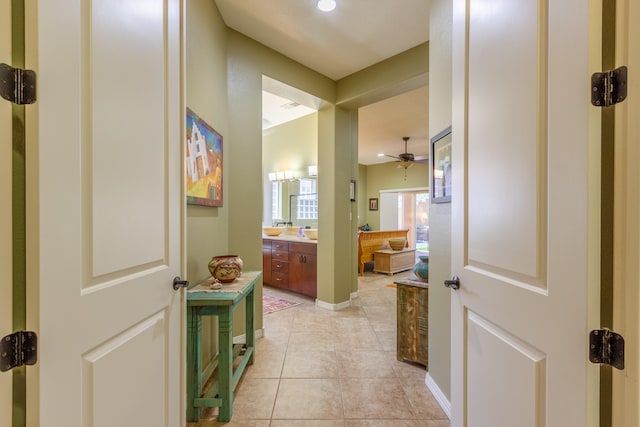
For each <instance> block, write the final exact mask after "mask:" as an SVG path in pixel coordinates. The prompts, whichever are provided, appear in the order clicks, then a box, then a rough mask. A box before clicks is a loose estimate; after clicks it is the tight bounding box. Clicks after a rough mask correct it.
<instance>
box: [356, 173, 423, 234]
mask: <svg viewBox="0 0 640 427" xmlns="http://www.w3.org/2000/svg"><path fill="white" fill-rule="evenodd" d="M364 176H365V177H366V186H365V190H364V191H363V192H361V193H360V194H361V195H360V197H361V198H362V200H360V201H359V204H362V205H363V206H364V209H365V210H364V211H361V212H360V219H359V222H358V225H364V224H369V226H370V227H371V229H372V230H380V211H379V210H378V211H370V210H369V199H370V198H377V199H379V198H380V191H382V190H399V189H405V188H425V187H426V188H428V187H429V165H426V164H422V163H415V164H414V165H413V166H411V167H410V168H409V169H407V176H406V179H405V174H404V170H403V169H398V164H397V163H396V162H387V163H381V164H378V165H369V166H364Z"/></svg>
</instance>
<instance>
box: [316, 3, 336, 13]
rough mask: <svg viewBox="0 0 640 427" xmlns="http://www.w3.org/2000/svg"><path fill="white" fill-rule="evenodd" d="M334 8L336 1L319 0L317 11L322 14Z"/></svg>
mask: <svg viewBox="0 0 640 427" xmlns="http://www.w3.org/2000/svg"><path fill="white" fill-rule="evenodd" d="M335 8H336V0H319V1H318V9H320V10H321V11H323V12H331V11H332V10H333V9H335Z"/></svg>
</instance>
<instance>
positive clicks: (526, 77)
mask: <svg viewBox="0 0 640 427" xmlns="http://www.w3.org/2000/svg"><path fill="white" fill-rule="evenodd" d="M589 3H590V2H560V1H556V2H545V1H542V2H540V1H537V0H496V1H481V0H471V1H467V0H455V2H454V12H453V174H454V176H453V195H452V197H453V199H452V203H453V204H452V268H451V271H452V274H454V275H457V276H459V278H460V289H459V290H457V291H452V294H451V311H452V313H451V315H452V326H451V329H452V385H451V388H452V395H451V399H452V401H451V404H452V422H451V425H452V427H454V426H455V427H460V426H474V427H475V426H479V427H494V426H505V427H507V426H509V427H511V426H518V427H540V426H547V427H567V426H585V425H587V422H588V421H587V419H588V418H589V416H588V415H587V411H588V410H589V409H588V408H587V397H586V396H587V390H588V389H590V387H592V384H591V383H590V382H589V380H588V378H587V371H590V370H592V369H593V368H592V367H590V366H589V364H588V352H587V350H588V328H587V327H588V320H589V319H588V315H589V313H588V310H587V302H588V300H587V290H588V288H589V286H591V285H592V282H590V280H592V279H593V277H592V275H591V274H590V273H588V268H589V265H588V263H587V260H588V256H589V254H590V250H591V249H593V247H594V244H593V243H592V241H591V240H589V239H590V238H592V237H593V238H594V239H595V238H597V233H594V234H593V235H592V234H589V233H588V231H589V227H593V224H597V218H594V217H597V211H596V212H591V211H589V205H588V202H589V199H588V192H589V191H590V187H589V185H588V182H589V180H588V178H591V176H590V172H593V171H595V172H597V171H598V167H597V166H596V167H595V168H592V169H590V165H589V160H590V159H589V157H588V153H589V144H590V140H589V137H590V133H589V124H590V123H589V114H590V111H591V109H592V108H595V107H591V105H590V101H589V100H590V93H589V82H590V70H589V59H590V57H589V55H590V51H589V49H590V45H589V35H590V27H589V12H590V11H589ZM595 40H599V39H598V38H597V37H596V38H595ZM595 182H597V180H596V181H595ZM592 214H593V217H592V216H591V215H592ZM595 246H596V247H597V244H596V245H595ZM596 265H597V263H596ZM440 286H442V285H440ZM596 410H597V405H596ZM592 421H593V420H590V421H589V422H592Z"/></svg>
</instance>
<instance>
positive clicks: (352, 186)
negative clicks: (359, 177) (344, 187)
mask: <svg viewBox="0 0 640 427" xmlns="http://www.w3.org/2000/svg"><path fill="white" fill-rule="evenodd" d="M349 200H351V201H352V202H355V201H356V181H355V180H353V179H352V180H351V182H350V183H349Z"/></svg>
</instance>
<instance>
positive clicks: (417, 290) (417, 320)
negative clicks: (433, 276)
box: [394, 280, 429, 367]
mask: <svg viewBox="0 0 640 427" xmlns="http://www.w3.org/2000/svg"><path fill="white" fill-rule="evenodd" d="M394 283H395V284H396V285H397V304H398V306H397V309H398V315H397V316H398V331H397V335H398V345H397V358H398V360H400V361H404V360H409V361H412V362H416V363H419V364H421V365H424V366H425V367H428V362H429V356H428V340H429V320H428V319H429V284H428V283H426V282H418V281H414V280H398V281H396V282H394Z"/></svg>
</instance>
